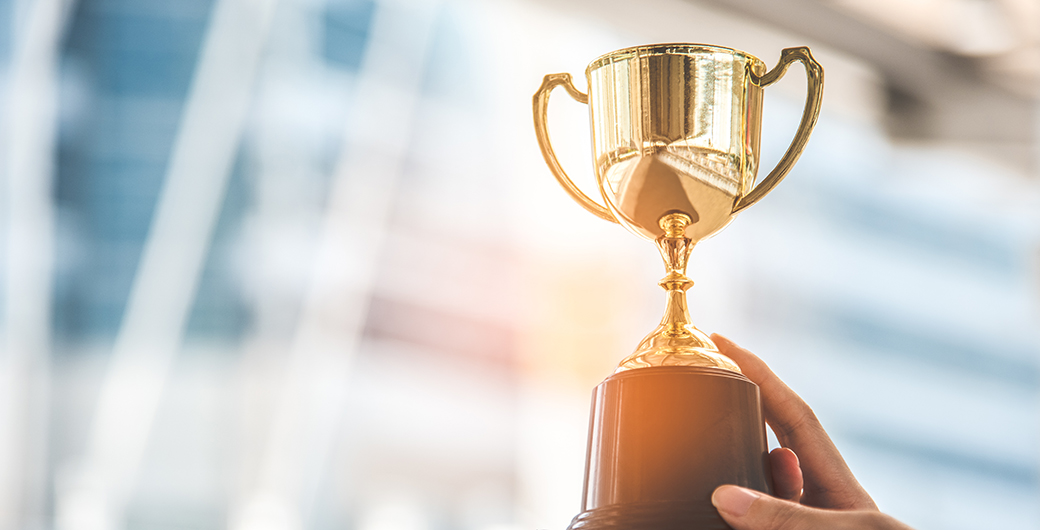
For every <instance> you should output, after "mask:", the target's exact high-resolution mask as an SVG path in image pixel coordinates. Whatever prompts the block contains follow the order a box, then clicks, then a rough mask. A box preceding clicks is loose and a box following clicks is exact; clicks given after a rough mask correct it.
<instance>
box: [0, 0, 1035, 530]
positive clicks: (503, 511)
mask: <svg viewBox="0 0 1040 530" xmlns="http://www.w3.org/2000/svg"><path fill="white" fill-rule="evenodd" d="M654 42H703V43H711V44H717V45H724V46H729V47H734V48H739V49H743V50H746V51H748V52H751V53H753V54H755V55H757V56H759V57H761V58H762V59H763V60H764V61H765V62H766V63H767V64H769V65H772V64H775V62H776V61H777V59H778V57H779V53H780V50H781V49H782V48H784V47H788V46H797V45H808V46H810V47H811V48H812V50H813V53H814V54H815V56H816V57H817V59H818V60H819V61H820V62H821V63H822V64H823V65H824V68H825V69H826V76H827V77H826V90H825V97H824V103H823V113H822V115H821V118H820V122H819V125H818V127H817V129H816V132H815V133H814V135H813V137H812V140H811V141H810V142H809V145H808V149H807V150H806V152H805V154H804V155H803V156H802V158H801V160H800V161H799V163H798V165H797V166H796V167H795V169H794V171H793V172H792V173H791V174H790V176H788V178H787V179H786V180H785V182H784V183H783V184H782V185H781V186H779V187H778V188H777V189H776V190H775V191H774V192H773V193H772V194H771V195H770V196H769V197H767V198H766V200H764V201H762V202H761V203H759V204H758V205H756V206H755V207H754V208H751V209H750V210H748V211H746V212H745V213H744V214H742V215H741V216H740V218H739V219H738V220H737V221H736V222H734V223H733V224H732V226H730V227H729V228H728V229H727V230H726V231H724V232H723V233H722V234H721V235H720V236H718V237H716V238H714V239H712V240H709V241H706V242H704V243H703V244H701V245H700V247H699V248H697V249H695V251H694V254H693V257H692V263H691V267H690V273H689V275H690V277H691V278H692V279H693V280H694V281H696V282H697V285H696V286H695V287H694V288H693V289H691V290H690V293H689V294H690V305H691V310H692V312H693V314H694V317H695V322H696V323H697V324H698V325H699V326H700V327H701V328H702V329H704V330H706V331H709V332H721V333H724V334H726V335H728V336H730V337H732V338H733V339H735V340H736V341H738V342H740V343H742V344H743V345H745V346H747V347H749V348H750V349H752V350H753V351H755V352H757V353H758V354H759V355H760V356H762V357H763V358H764V359H766V360H767V362H769V363H770V364H771V365H772V366H773V367H774V368H775V369H776V371H777V372H778V373H779V374H780V375H781V377H783V378H784V379H785V380H787V382H788V383H789V384H790V385H791V386H792V387H794V388H795V389H796V390H797V391H798V392H800V393H801V394H802V395H803V396H804V397H805V398H806V400H807V401H808V402H809V403H810V404H811V405H813V406H814V408H815V410H816V411H817V413H818V415H819V416H820V417H821V419H822V420H823V422H824V424H825V426H826V427H828V429H829V430H830V432H831V434H832V435H833V437H834V439H835V441H836V443H837V444H838V446H839V448H840V449H841V450H842V451H843V453H844V454H845V456H846V457H847V459H848V461H849V463H850V465H851V467H852V469H853V471H854V472H855V473H856V474H857V475H858V476H859V477H860V479H861V481H862V482H863V483H864V485H865V486H866V488H867V489H868V491H870V492H871V493H872V495H874V497H875V499H876V500H877V502H878V504H879V505H880V506H881V508H882V509H883V510H885V511H887V512H889V513H891V514H893V515H895V516H897V517H898V518H900V519H902V520H904V521H906V522H907V523H909V524H911V525H913V526H914V527H915V528H919V529H922V530H925V529H978V528H1004V529H1026V528H1031V529H1036V528H1040V104H1038V101H1040V99H1038V96H1040V94H1038V88H1037V87H1040V2H1038V1H1037V0H898V1H897V0H883V1H882V0H769V1H766V0H647V1H645V2H639V3H633V2H624V1H621V0H600V1H592V0H567V1H563V0H553V1H550V0H526V1H525V0H501V1H484V2H479V1H476V0H470V1H467V0H177V1H174V2H169V1H163V0H0V115H2V119H0V272H2V274H0V300H2V304H0V337H2V338H0V529H26V530H44V529H55V530H123V529H127V530H131V529H133V530H136V529H161V530H166V529H169V530H173V529H193V530H194V529H198V530H204V529H218V528H219V529H228V530H311V529H315V530H320V529H325V528H348V529H357V530H448V529H464V530H520V529H528V530H535V529H557V530H563V528H565V527H566V525H567V524H568V522H569V520H570V518H571V517H573V516H574V515H575V514H577V512H578V510H579V508H580V496H581V481H582V473H583V470H584V452H585V443H586V431H587V425H588V406H589V401H590V398H591V391H592V389H593V387H594V386H595V385H596V384H598V383H599V382H600V381H601V380H603V379H604V378H605V377H607V376H608V375H609V374H610V373H611V371H612V370H613V368H614V366H616V363H617V362H618V361H620V359H622V358H623V357H624V356H626V355H627V354H628V353H630V352H631V351H632V350H633V348H634V347H635V345H636V344H637V343H638V341H639V340H640V339H641V337H642V336H643V335H644V334H645V333H647V332H649V331H650V330H651V329H652V328H653V326H654V325H656V323H657V321H658V320H659V319H660V316H661V312H662V309H663V302H664V296H663V293H662V292H661V291H660V289H659V288H658V287H657V286H656V281H657V280H658V279H659V277H660V276H661V275H663V272H664V271H663V267H662V265H661V263H660V258H659V257H658V256H657V253H656V251H655V250H654V249H653V247H652V245H650V244H648V243H646V242H644V241H641V240H639V239H638V238H636V237H634V236H633V235H631V234H629V233H627V232H625V231H624V230H622V229H621V228H619V227H617V226H616V225H611V224H609V223H606V222H603V221H600V220H599V219H596V218H595V217H593V216H592V215H589V214H588V213H587V212H585V211H584V210H582V209H581V208H580V207H579V206H578V205H577V204H574V203H573V202H571V200H570V199H569V198H568V197H567V196H566V194H565V193H564V192H563V190H561V189H560V188H559V186H558V185H557V184H556V182H555V181H554V180H553V178H552V176H551V175H550V173H549V172H548V170H547V168H546V167H545V165H544V163H543V162H542V160H541V157H540V155H539V153H538V148H537V145H536V142H535V136H534V132H533V128H532V122H531V113H530V112H531V111H530V109H531V99H530V98H531V95H532V94H533V93H534V91H535V89H536V88H537V87H538V85H539V84H540V82H541V78H542V76H543V75H544V74H547V73H555V72H571V73H573V74H574V75H575V76H576V78H577V80H578V81H577V83H578V86H579V88H584V81H583V79H582V78H583V76H582V75H581V73H582V72H583V70H584V68H585V66H586V65H587V64H588V63H589V62H590V61H591V60H592V59H593V58H595V57H596V56H598V55H600V54H603V53H606V52H609V51H612V50H614V49H617V48H621V47H625V46H631V45H636V44H646V43H654ZM766 94H767V96H766V101H765V113H766V115H765V123H764V126H765V132H764V134H763V136H764V138H763V152H764V155H763V161H762V166H763V167H764V168H769V167H771V166H772V165H773V164H774V163H775V162H776V161H777V160H779V158H780V155H781V153H782V152H783V150H784V149H785V148H786V146H787V144H788V142H789V141H790V138H791V137H792V135H793V133H794V130H795V128H796V125H797V122H798V119H799V117H800V115H801V107H802V105H803V98H804V94H805V81H804V75H803V73H802V69H801V68H800V66H797V65H796V66H795V67H794V68H792V69H791V70H790V71H789V72H788V74H787V76H786V78H785V79H784V80H783V81H782V82H780V83H779V84H777V85H775V86H774V87H770V88H769V89H768V90H767V91H766ZM550 122H551V133H552V136H553V142H554V145H555V146H556V150H557V152H558V153H559V154H560V156H561V159H562V160H563V163H564V165H565V167H567V168H569V171H570V172H571V174H572V176H573V177H574V178H575V179H576V180H577V181H578V182H579V183H580V184H581V185H583V186H584V187H585V189H587V190H591V189H593V185H594V184H593V177H592V169H591V164H590V160H589V152H590V147H589V132H588V131H589V129H588V117H587V109H586V108H585V107H584V106H583V105H579V104H577V103H574V102H573V101H571V100H570V99H569V98H566V97H565V96H563V95H562V94H559V93H558V94H556V97H555V98H554V99H553V100H552V103H551V106H550ZM772 443H773V444H774V445H775V439H774V441H773V442H772Z"/></svg>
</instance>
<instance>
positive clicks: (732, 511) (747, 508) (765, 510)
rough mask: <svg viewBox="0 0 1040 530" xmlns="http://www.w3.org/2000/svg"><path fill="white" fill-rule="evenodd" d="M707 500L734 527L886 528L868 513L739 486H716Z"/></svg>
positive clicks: (739, 529) (738, 529) (742, 529)
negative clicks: (808, 503)
mask: <svg viewBox="0 0 1040 530" xmlns="http://www.w3.org/2000/svg"><path fill="white" fill-rule="evenodd" d="M711 503H712V504H714V505H715V508H717V509H718V510H719V515H721V516H722V518H723V519H725V520H726V522H727V523H729V525H730V526H732V527H733V528H734V529H735V530H810V529H820V528H828V529H839V528H849V529H853V528H863V529H867V528H871V529H873V528H887V527H885V526H881V525H877V526H875V524H876V523H877V522H878V521H872V520H870V518H871V514H870V513H869V512H851V511H850V512H838V511H831V510H820V509H816V508H809V507H807V506H802V505H800V504H795V503H793V502H789V501H784V500H780V499H777V498H774V497H770V496H769V495H766V494H764V493H760V492H757V491H754V490H749V489H747V488H741V487H739V486H719V487H718V488H717V489H716V490H715V493H714V494H712V496H711ZM877 515H880V514H877Z"/></svg>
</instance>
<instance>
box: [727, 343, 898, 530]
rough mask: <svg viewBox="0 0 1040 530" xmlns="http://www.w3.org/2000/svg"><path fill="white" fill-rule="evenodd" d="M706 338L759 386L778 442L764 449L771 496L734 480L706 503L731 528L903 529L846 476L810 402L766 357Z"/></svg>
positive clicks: (777, 529) (767, 419) (752, 529)
mask: <svg viewBox="0 0 1040 530" xmlns="http://www.w3.org/2000/svg"><path fill="white" fill-rule="evenodd" d="M711 339H712V340H713V341H714V342H715V344H716V345H717V346H718V347H719V351H720V352H721V353H722V354H723V355H725V356H726V357H729V358H730V359H733V361H734V362H736V363H737V365H739V366H740V370H741V371H742V372H743V373H744V375H745V376H747V378H748V379H750V380H752V381H754V382H755V384H757V385H758V387H759V390H760V391H761V393H762V408H763V412H764V413H765V418H766V423H768V424H769V426H770V427H771V428H772V429H773V432H774V433H775V434H776V438H777V440H778V441H779V442H780V445H781V446H782V447H780V448H778V449H775V450H773V451H772V452H771V453H770V454H769V463H770V467H771V470H772V472H773V473H772V474H773V491H774V493H775V494H776V497H770V496H768V495H765V494H762V493H760V492H757V491H753V490H749V489H746V488H741V487H738V486H720V487H719V488H718V489H716V490H715V493H714V494H713V495H712V498H711V502H712V504H714V505H715V507H716V508H717V509H718V510H719V514H720V515H722V518H723V519H725V520H726V522H727V523H729V525H730V526H732V527H733V528H735V529H736V530H802V529H805V530H808V529H816V528H827V529H849V530H853V529H855V530H868V529H877V530H910V527H908V526H906V525H904V524H903V523H900V522H899V521H896V520H895V519H893V518H892V517H890V516H888V515H885V514H883V513H881V512H880V511H878V508H877V505H876V504H874V500H873V499H871V498H870V495H868V494H867V492H866V490H864V489H863V486H860V484H859V481H857V480H856V477H855V476H853V475H852V471H851V470H850V469H849V466H848V464H846V463H845V459H843V458H842V457H841V453H839V452H838V448H837V447H835V446H834V442H832V441H831V438H830V436H828V435H827V432H826V431H825V430H823V425H821V424H820V420H818V419H817V418H816V414H815V413H813V411H812V409H811V408H809V405H807V404H806V403H805V401H802V398H800V397H798V394H795V393H794V391H793V390H791V389H790V387H788V386H787V385H786V384H784V382H783V381H781V380H780V378H779V377H777V376H776V374H774V373H773V371H772V370H770V369H769V367H768V366H766V363H764V362H762V360H761V359H759V358H758V357H756V356H755V355H754V354H753V353H751V352H749V351H747V350H745V349H743V348H741V347H739V346H737V345H736V344H735V343H733V342H732V341H730V340H729V339H727V338H726V337H723V336H722V335H718V334H715V335H712V336H711Z"/></svg>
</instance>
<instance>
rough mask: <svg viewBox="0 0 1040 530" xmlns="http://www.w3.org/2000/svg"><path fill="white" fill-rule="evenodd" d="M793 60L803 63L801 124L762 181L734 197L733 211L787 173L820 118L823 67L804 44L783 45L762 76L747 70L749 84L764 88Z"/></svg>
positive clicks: (747, 203) (753, 200) (748, 204)
mask: <svg viewBox="0 0 1040 530" xmlns="http://www.w3.org/2000/svg"><path fill="white" fill-rule="evenodd" d="M795 61H801V62H802V64H803V65H805V74H806V77H807V78H808V89H809V90H808V95H807V96H806V98H805V110H803V111H802V123H800V124H799V125H798V132H797V133H796V134H795V135H794V140H793V141H792V142H791V146H790V147H788V148H787V152H786V153H784V156H783V157H782V158H781V159H780V162H778V163H777V164H776V167H775V168H773V170H772V171H770V172H769V176H767V177H766V178H765V180H763V181H762V182H759V183H758V186H755V188H754V189H752V190H751V192H750V193H748V194H747V195H744V196H743V197H741V198H740V199H738V200H737V202H736V204H735V205H734V206H733V213H737V212H739V211H741V210H743V209H744V208H747V207H748V206H751V205H752V204H755V203H756V202H758V201H759V200H760V199H761V198H762V197H765V195H766V194H767V193H769V192H770V191H772V189H773V188H775V187H776V185H777V184H779V183H780V181H781V180H783V179H784V177H785V176H787V173H788V172H789V171H791V168H792V167H793V166H794V163H795V162H797V161H798V157H799V156H801V154H802V150H803V149H805V143H806V142H808V141H809V135H810V134H811V133H812V130H813V127H815V126H816V120H817V118H819V117H820V103H821V102H822V101H823V67H822V66H820V63H818V62H816V59H813V56H812V52H810V51H809V48H806V47H805V46H799V47H797V48H785V49H784V50H783V51H782V52H780V62H779V63H777V65H776V66H774V67H773V69H772V70H770V71H769V72H766V74H765V75H763V76H758V75H756V74H755V73H754V72H748V74H749V75H750V76H751V82H752V83H754V84H756V85H758V86H760V87H763V88H764V87H767V86H769V85H771V84H773V83H775V82H777V81H779V80H780V78H781V77H783V76H784V73H785V72H787V68H788V67H789V66H791V63H793V62H795Z"/></svg>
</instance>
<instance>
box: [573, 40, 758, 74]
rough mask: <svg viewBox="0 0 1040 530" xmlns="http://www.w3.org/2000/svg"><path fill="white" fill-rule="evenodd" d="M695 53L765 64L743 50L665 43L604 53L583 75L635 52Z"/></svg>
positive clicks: (593, 61) (706, 45)
mask: <svg viewBox="0 0 1040 530" xmlns="http://www.w3.org/2000/svg"><path fill="white" fill-rule="evenodd" d="M695 51H709V52H719V51H721V52H727V53H733V54H736V55H740V56H743V57H746V58H747V59H749V60H751V62H753V63H756V66H757V65H761V67H763V68H764V67H765V64H766V63H765V62H764V61H762V59H759V58H758V57H757V56H755V55H753V54H750V53H748V52H746V51H744V50H740V49H737V48H730V47H728V46H717V45H715V44H699V43H690V42H666V43H661V44H642V45H639V46H629V47H628V48H621V49H620V50H614V51H612V52H607V53H604V54H603V55H600V56H599V57H596V58H595V59H593V60H592V62H590V63H589V66H588V67H587V68H585V75H586V76H588V74H589V72H592V71H593V70H595V69H597V68H602V67H603V66H606V65H607V64H610V63H612V62H614V61H613V60H612V59H614V58H615V57H617V56H624V55H631V54H633V53H635V52H647V54H648V55H686V54H690V53H691V52H695Z"/></svg>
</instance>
